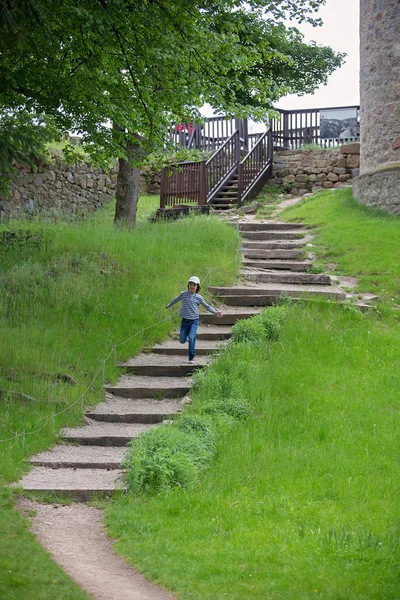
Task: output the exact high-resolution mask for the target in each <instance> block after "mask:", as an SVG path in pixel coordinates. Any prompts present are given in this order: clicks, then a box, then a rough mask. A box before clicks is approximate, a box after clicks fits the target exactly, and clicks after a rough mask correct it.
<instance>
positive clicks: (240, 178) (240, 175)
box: [237, 162, 243, 208]
mask: <svg viewBox="0 0 400 600" xmlns="http://www.w3.org/2000/svg"><path fill="white" fill-rule="evenodd" d="M242 195H243V165H242V163H241V162H239V164H238V192H237V207H238V208H239V207H240V206H241V204H242Z"/></svg>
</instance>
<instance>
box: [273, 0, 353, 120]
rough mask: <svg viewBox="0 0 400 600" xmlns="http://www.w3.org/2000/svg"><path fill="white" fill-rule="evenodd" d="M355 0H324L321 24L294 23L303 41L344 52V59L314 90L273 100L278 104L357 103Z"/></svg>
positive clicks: (335, 104) (343, 104)
mask: <svg viewBox="0 0 400 600" xmlns="http://www.w3.org/2000/svg"><path fill="white" fill-rule="evenodd" d="M359 4H360V3H359V0H326V4H325V6H323V7H322V8H321V9H320V10H319V13H318V14H319V16H320V17H321V19H322V21H323V25H322V26H321V27H311V25H296V27H297V28H298V29H299V30H300V31H301V33H302V34H303V35H304V39H305V41H306V42H309V41H311V40H313V41H315V42H316V43H317V44H318V45H321V46H330V47H331V48H333V49H334V50H335V51H336V52H346V54H347V57H346V58H345V61H346V62H345V64H344V65H343V66H342V67H341V68H340V69H338V70H337V71H335V72H334V73H333V74H332V75H331V76H330V77H329V79H328V83H327V85H323V86H321V87H320V88H318V89H317V90H316V91H315V93H314V94H312V95H310V94H308V95H305V96H295V95H294V96H286V97H285V98H282V99H281V100H280V102H279V103H278V104H277V107H278V108H285V109H289V110H290V109H296V108H328V107H334V106H352V105H355V104H359V103H360V91H359V65H360V51H359V39H360V38H359V14H360V13H359Z"/></svg>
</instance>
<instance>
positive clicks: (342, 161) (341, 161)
mask: <svg viewBox="0 0 400 600" xmlns="http://www.w3.org/2000/svg"><path fill="white" fill-rule="evenodd" d="M336 167H339V168H344V167H346V159H345V157H344V156H342V157H341V158H338V160H337V163H336Z"/></svg>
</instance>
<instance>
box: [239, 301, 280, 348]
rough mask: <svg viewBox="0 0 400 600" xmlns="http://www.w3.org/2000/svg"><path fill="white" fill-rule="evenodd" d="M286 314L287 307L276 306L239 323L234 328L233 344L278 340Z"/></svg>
mask: <svg viewBox="0 0 400 600" xmlns="http://www.w3.org/2000/svg"><path fill="white" fill-rule="evenodd" d="M286 313H287V306H286V305H281V306H274V307H271V308H267V309H265V310H264V311H263V312H262V313H261V314H259V315H256V316H255V317H253V318H252V319H246V320H242V321H238V322H237V323H236V324H235V325H234V326H233V327H232V340H233V342H234V343H236V344H238V343H243V342H244V343H262V342H264V341H266V340H272V341H275V340H277V339H278V337H279V333H280V330H281V326H282V323H283V320H284V318H285V316H286Z"/></svg>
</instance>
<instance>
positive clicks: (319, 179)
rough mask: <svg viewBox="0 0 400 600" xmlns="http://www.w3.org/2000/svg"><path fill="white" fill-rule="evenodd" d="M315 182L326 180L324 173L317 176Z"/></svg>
mask: <svg viewBox="0 0 400 600" xmlns="http://www.w3.org/2000/svg"><path fill="white" fill-rule="evenodd" d="M317 180H318V181H326V180H327V176H326V174H325V173H320V174H319V175H317Z"/></svg>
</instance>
